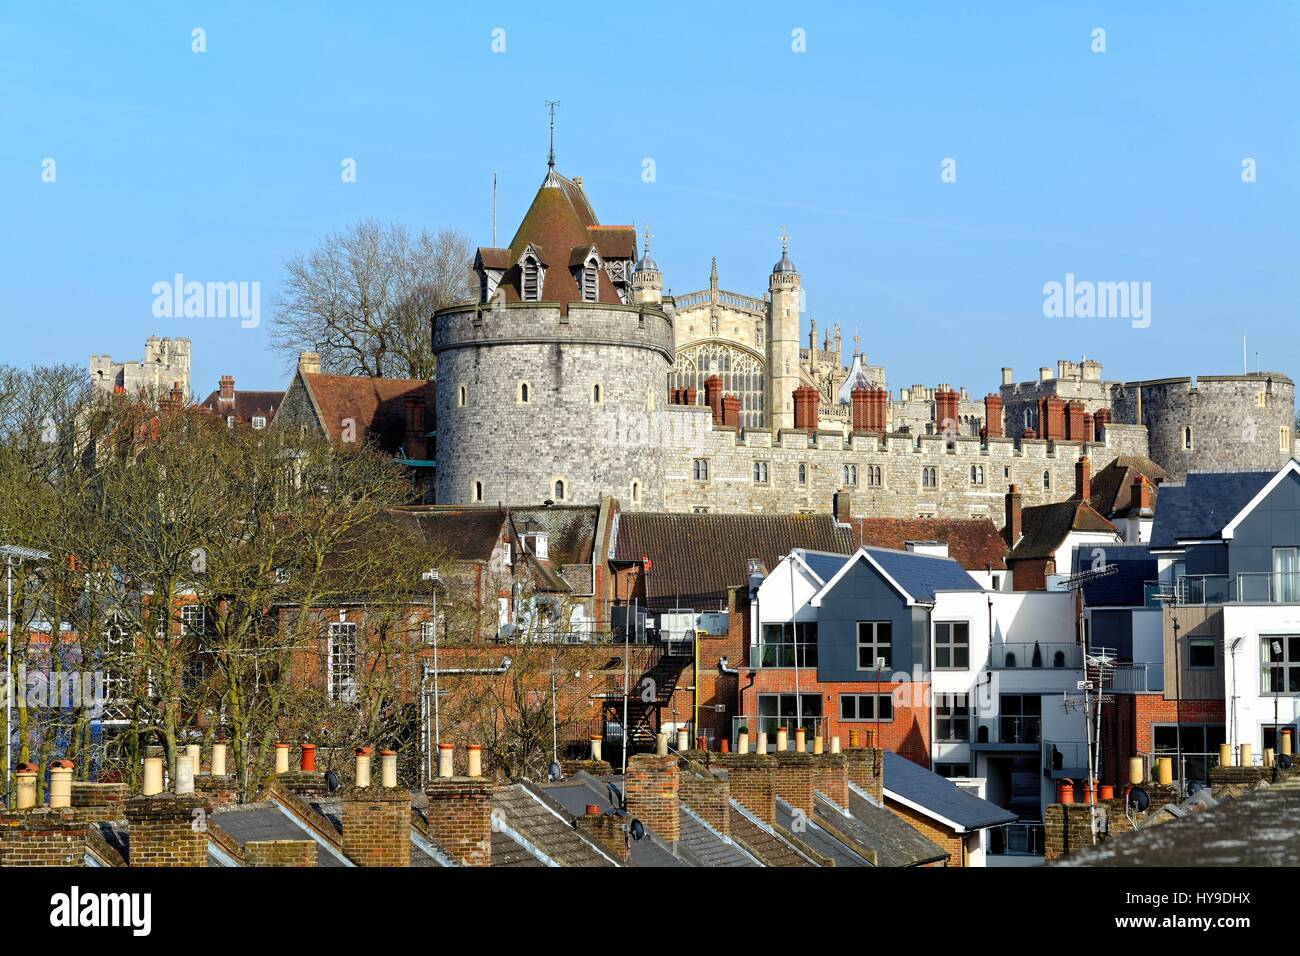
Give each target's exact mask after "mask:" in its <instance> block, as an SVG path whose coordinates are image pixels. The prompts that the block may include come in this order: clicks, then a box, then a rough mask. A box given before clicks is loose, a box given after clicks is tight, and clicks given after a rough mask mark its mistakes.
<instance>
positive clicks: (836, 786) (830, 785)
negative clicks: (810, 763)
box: [813, 753, 849, 807]
mask: <svg viewBox="0 0 1300 956" xmlns="http://www.w3.org/2000/svg"><path fill="white" fill-rule="evenodd" d="M813 787H814V788H815V789H817V790H820V791H821V792H822V793H824V794H826V796H828V797H829V798H830V799H832V800H834V801H835V802H836V803H838V804H839V805H840V806H841V807H847V806H848V805H849V761H848V757H847V756H845V755H844V754H842V753H838V754H822V755H821V756H820V757H818V758H817V765H816V767H815V768H814V770H813Z"/></svg>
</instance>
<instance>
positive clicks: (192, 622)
mask: <svg viewBox="0 0 1300 956" xmlns="http://www.w3.org/2000/svg"><path fill="white" fill-rule="evenodd" d="M207 610H208V609H207V608H205V607H204V606H203V605H202V604H186V605H184V606H183V607H182V608H181V633H182V634H184V635H185V636H186V637H201V636H202V635H203V633H204V631H205V630H206V627H205V625H206V623H207Z"/></svg>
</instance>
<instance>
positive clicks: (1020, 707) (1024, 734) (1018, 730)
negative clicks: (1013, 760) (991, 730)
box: [997, 694, 1043, 744]
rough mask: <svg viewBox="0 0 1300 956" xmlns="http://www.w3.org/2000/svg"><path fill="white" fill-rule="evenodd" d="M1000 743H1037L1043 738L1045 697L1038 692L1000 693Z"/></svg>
mask: <svg viewBox="0 0 1300 956" xmlns="http://www.w3.org/2000/svg"><path fill="white" fill-rule="evenodd" d="M998 714H999V717H998V740H997V742H998V743H1003V744H1036V743H1038V742H1039V741H1040V739H1041V738H1042V729H1043V698H1042V697H1040V696H1039V695H1037V694H999V695H998Z"/></svg>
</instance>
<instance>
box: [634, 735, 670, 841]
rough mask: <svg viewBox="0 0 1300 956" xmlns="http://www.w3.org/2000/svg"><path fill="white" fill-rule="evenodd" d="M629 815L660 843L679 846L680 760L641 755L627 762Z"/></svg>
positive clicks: (654, 755)
mask: <svg viewBox="0 0 1300 956" xmlns="http://www.w3.org/2000/svg"><path fill="white" fill-rule="evenodd" d="M625 786H626V795H627V812H628V813H630V814H631V815H632V816H633V817H636V818H637V819H638V820H640V821H641V822H642V823H643V824H645V825H646V826H647V827H648V828H649V829H651V830H653V831H654V832H655V833H657V834H659V837H660V839H662V840H664V841H666V842H668V843H676V842H677V841H678V839H680V837H681V821H680V818H679V817H678V812H679V811H678V804H677V800H678V795H677V787H678V772H677V758H676V757H671V756H669V757H660V756H659V755H658V754H637V755H636V756H635V757H632V758H631V759H630V760H628V762H627V780H626V782H625Z"/></svg>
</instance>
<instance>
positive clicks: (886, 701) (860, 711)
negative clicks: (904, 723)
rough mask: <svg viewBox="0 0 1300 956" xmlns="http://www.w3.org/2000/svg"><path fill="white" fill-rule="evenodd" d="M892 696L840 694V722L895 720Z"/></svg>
mask: <svg viewBox="0 0 1300 956" xmlns="http://www.w3.org/2000/svg"><path fill="white" fill-rule="evenodd" d="M893 719H894V698H893V696H892V695H890V694H840V720H893Z"/></svg>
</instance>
